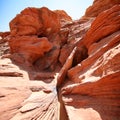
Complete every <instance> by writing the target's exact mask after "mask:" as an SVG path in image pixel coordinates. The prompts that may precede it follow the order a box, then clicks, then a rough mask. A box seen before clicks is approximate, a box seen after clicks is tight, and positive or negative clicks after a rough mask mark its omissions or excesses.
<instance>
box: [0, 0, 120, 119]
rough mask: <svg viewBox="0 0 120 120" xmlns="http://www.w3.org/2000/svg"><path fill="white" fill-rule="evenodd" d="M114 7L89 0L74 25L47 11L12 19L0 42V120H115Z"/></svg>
mask: <svg viewBox="0 0 120 120" xmlns="http://www.w3.org/2000/svg"><path fill="white" fill-rule="evenodd" d="M119 4H120V2H119V1H118V0H114V1H112V0H104V1H101V0H94V3H93V5H92V6H91V7H90V8H88V9H87V11H86V14H85V16H84V17H82V18H81V19H79V20H76V21H71V18H70V17H69V16H67V14H66V13H65V12H64V11H51V10H49V9H47V8H40V9H36V8H27V9H25V10H23V11H22V12H21V13H20V14H19V15H17V16H16V17H15V18H14V19H13V20H12V21H11V22H10V27H11V35H9V36H5V37H4V38H1V39H0V47H1V49H0V54H1V56H0V91H1V92H0V104H1V105H2V106H1V109H0V119H1V120H10V119H11V120H23V119H24V120H31V119H36V120H39V119H40V120H74V119H76V120H119V119H120V114H119V111H120V108H119V105H120V77H119V76H120V65H119V64H120V21H119V19H120V17H119V16H120V5H119ZM28 18H30V19H28ZM48 18H49V19H48ZM44 19H45V21H44ZM63 19H64V20H63ZM43 21H44V22H43ZM61 21H62V22H61ZM54 22H56V25H55V23H54ZM8 42H9V45H10V49H9V47H8V48H7V50H8V52H9V50H10V55H7V54H6V49H4V47H3V46H4V45H5V44H8ZM8 52H7V53H8ZM6 57H7V58H6ZM8 57H10V58H11V60H10V58H8ZM13 60H14V61H13ZM16 62H18V63H21V64H18V63H16ZM28 65H30V66H28ZM11 83H12V84H11Z"/></svg>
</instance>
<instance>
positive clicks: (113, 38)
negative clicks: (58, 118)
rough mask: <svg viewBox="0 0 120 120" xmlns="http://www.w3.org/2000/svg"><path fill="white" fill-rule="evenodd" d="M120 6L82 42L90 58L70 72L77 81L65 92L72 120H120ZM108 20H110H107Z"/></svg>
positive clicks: (100, 17)
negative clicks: (75, 119)
mask: <svg viewBox="0 0 120 120" xmlns="http://www.w3.org/2000/svg"><path fill="white" fill-rule="evenodd" d="M119 8H120V6H119V5H115V6H113V7H112V8H110V9H108V10H106V11H104V12H102V13H100V14H99V15H98V16H97V18H96V19H95V20H94V22H93V23H92V25H91V28H90V29H89V30H88V32H87V33H86V35H85V37H84V39H82V41H80V43H81V44H84V45H85V46H86V47H87V49H88V58H86V59H85V60H84V61H82V62H81V63H79V64H78V65H77V66H75V67H73V68H71V69H70V70H68V77H69V79H70V80H71V81H72V82H73V83H72V84H71V85H67V86H66V87H64V88H63V89H62V93H63V94H66V96H64V97H63V101H64V102H65V104H67V105H65V106H66V110H67V112H68V116H69V118H70V120H73V119H74V116H77V117H78V119H83V120H92V119H95V120H107V119H109V120H113V119H114V120H118V119H120V114H119V110H120V109H119V108H118V106H119V104H120V103H119V97H120V78H119V76H120V62H119V61H120V31H119V29H120V22H119V19H120V18H119V15H120V13H119V12H120V9H119ZM106 18H107V19H106Z"/></svg>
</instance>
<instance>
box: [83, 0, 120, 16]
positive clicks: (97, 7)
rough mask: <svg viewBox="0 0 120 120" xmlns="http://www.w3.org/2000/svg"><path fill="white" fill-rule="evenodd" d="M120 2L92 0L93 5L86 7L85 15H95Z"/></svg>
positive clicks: (117, 0)
mask: <svg viewBox="0 0 120 120" xmlns="http://www.w3.org/2000/svg"><path fill="white" fill-rule="evenodd" d="M116 4H120V1H119V0H104V1H103V0H94V2H93V5H92V6H90V7H89V8H87V10H86V13H85V16H86V17H97V16H98V15H99V14H100V13H101V12H103V11H105V10H107V9H109V8H111V7H112V6H114V5H116Z"/></svg>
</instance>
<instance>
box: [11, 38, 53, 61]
mask: <svg viewBox="0 0 120 120" xmlns="http://www.w3.org/2000/svg"><path fill="white" fill-rule="evenodd" d="M9 45H10V50H11V53H12V58H13V59H16V61H20V62H21V63H24V62H27V63H33V62H35V61H36V60H37V59H38V58H40V57H42V56H43V55H44V53H46V52H48V51H49V50H50V49H51V48H52V44H51V43H50V42H49V41H48V39H47V38H46V37H42V38H38V37H36V36H31V37H30V36H16V37H12V38H11V39H10V41H9ZM17 56H19V57H17Z"/></svg>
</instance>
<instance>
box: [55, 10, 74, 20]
mask: <svg viewBox="0 0 120 120" xmlns="http://www.w3.org/2000/svg"><path fill="white" fill-rule="evenodd" d="M54 12H55V13H57V15H58V16H59V18H60V20H61V22H62V21H72V18H71V17H70V16H69V15H68V14H67V13H66V12H65V11H64V10H54Z"/></svg>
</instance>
